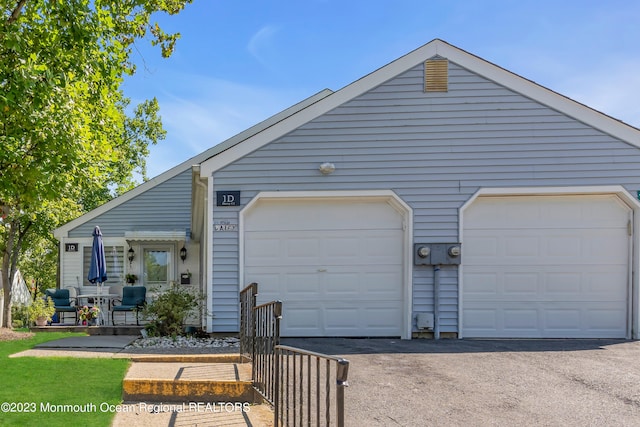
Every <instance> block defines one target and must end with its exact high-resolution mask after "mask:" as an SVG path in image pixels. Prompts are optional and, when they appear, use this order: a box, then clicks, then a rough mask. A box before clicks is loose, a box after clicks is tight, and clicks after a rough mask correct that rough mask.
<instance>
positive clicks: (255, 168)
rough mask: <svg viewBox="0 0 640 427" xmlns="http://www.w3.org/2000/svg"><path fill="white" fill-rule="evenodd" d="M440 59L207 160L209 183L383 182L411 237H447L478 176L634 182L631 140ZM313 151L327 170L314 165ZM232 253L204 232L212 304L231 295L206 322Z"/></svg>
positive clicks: (448, 287)
mask: <svg viewBox="0 0 640 427" xmlns="http://www.w3.org/2000/svg"><path fill="white" fill-rule="evenodd" d="M449 70H450V74H449V91H448V92H430V93H424V92H423V65H422V64H421V65H419V66H416V67H414V68H412V69H410V70H409V71H407V72H405V73H403V74H401V75H399V76H397V77H395V78H393V79H391V80H389V81H387V82H386V83H384V84H382V85H380V86H379V87H377V88H374V89H373V90H370V91H369V92H367V93H365V94H363V95H361V96H359V97H357V98H355V99H353V100H351V101H349V102H347V103H345V104H343V105H342V106H340V107H338V108H335V109H334V110H332V111H330V112H328V113H326V114H324V115H323V116H321V117H318V118H317V119H315V120H313V121H311V122H309V123H307V124H305V125H303V126H301V127H300V128H298V129H296V130H294V131H292V132H290V133H289V134H287V135H285V136H283V137H282V138H280V139H278V140H275V141H273V142H271V143H270V144H267V145H266V146H264V147H262V148H261V149H259V150H256V151H255V152H253V153H251V154H249V155H247V156H245V157H243V158H241V159H239V160H237V161H236V162H234V163H232V164H230V165H228V166H226V167H225V168H223V169H221V170H219V171H216V172H215V173H214V186H215V188H214V191H215V190H216V189H218V190H219V189H224V190H241V191H242V196H243V197H242V199H243V200H242V204H243V205H245V204H246V203H247V202H248V201H249V200H250V198H251V197H254V196H255V194H257V193H258V192H259V191H318V190H381V189H390V190H393V191H394V192H395V193H396V194H398V196H400V197H401V198H402V199H403V200H404V201H405V202H406V203H407V204H408V205H410V206H411V207H412V209H413V215H414V241H417V242H419V241H433V242H446V241H457V240H458V239H459V237H458V209H459V208H460V207H461V206H462V205H463V203H464V202H465V201H466V200H468V199H469V197H471V195H473V194H474V193H475V192H476V191H477V190H478V189H479V188H481V187H515V186H585V185H623V186H625V187H626V188H628V189H629V190H633V191H635V190H636V189H640V170H639V168H638V167H637V165H638V164H639V162H640V150H639V149H638V148H636V147H633V146H631V145H629V144H626V143H624V142H622V141H619V140H617V139H615V138H613V137H611V136H610V135H607V134H605V133H603V132H601V131H599V130H596V129H593V128H591V127H589V126H587V125H586V124H584V123H582V122H580V121H578V120H575V119H573V118H571V117H568V116H566V115H564V114H561V113H559V112H557V111H555V110H553V109H551V108H549V107H547V106H545V105H542V104H540V103H538V102H535V101H533V100H532V99H529V98H527V97H525V96H523V95H520V94H518V93H516V92H514V91H512V90H510V89H507V88H505V87H503V86H501V85H499V84H497V83H495V82H493V81H490V80H487V79H485V78H483V77H481V76H479V75H477V74H474V73H472V72H470V71H468V70H466V69H464V68H462V67H460V66H458V65H456V64H455V63H452V62H449ZM323 162H332V163H334V164H335V165H336V171H335V172H334V173H333V174H331V175H328V176H323V175H321V174H320V173H319V172H318V166H319V165H320V164H321V163H323ZM229 209H230V208H216V207H215V206H214V218H215V219H220V218H222V215H224V216H225V217H226V218H231V219H232V220H233V221H236V222H237V220H238V216H237V215H238V214H237V210H233V211H232V210H229ZM230 239H231V240H230ZM237 253H238V242H237V234H235V237H234V236H231V235H229V236H227V237H226V238H225V239H224V241H222V240H218V238H217V237H216V236H215V235H214V254H213V257H214V259H213V262H214V277H213V289H214V295H218V302H217V303H215V302H214V305H215V307H214V308H218V307H225V309H226V308H228V307H230V306H231V305H235V307H236V311H235V312H233V314H232V313H231V312H226V311H225V313H224V315H223V316H225V317H224V318H220V319H216V320H214V323H215V324H217V325H219V326H221V327H222V326H224V327H228V328H234V330H237V328H238V326H237V289H238V288H239V286H240V285H239V284H238V283H237V282H233V280H234V279H237V276H233V274H231V273H233V272H236V273H237V269H238V268H239V266H238V264H237V261H235V259H234V257H236V258H237ZM463 259H464V248H463ZM233 269H235V271H234V270H233ZM413 270H414V271H413V312H414V313H416V312H423V311H425V312H431V311H433V271H432V269H431V268H428V267H427V268H425V267H415V268H414V269H413ZM457 281H458V278H457V268H455V267H450V268H446V269H444V270H443V273H442V286H441V288H442V295H441V298H440V299H441V303H442V306H441V316H442V318H441V321H442V326H441V331H442V332H457V331H458V325H457V316H458V314H457V306H458V301H457ZM232 288H233V290H234V291H235V293H233V294H231V293H230V290H231V289H232ZM223 295H226V296H227V298H229V300H228V301H223V300H222V299H223ZM214 312H215V310H214ZM285 314H286V313H285ZM216 316H218V313H216ZM234 322H235V323H234ZM414 323H415V322H414Z"/></svg>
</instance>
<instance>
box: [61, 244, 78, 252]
mask: <svg viewBox="0 0 640 427" xmlns="http://www.w3.org/2000/svg"><path fill="white" fill-rule="evenodd" d="M64 251H65V252H78V244H77V243H65V244H64Z"/></svg>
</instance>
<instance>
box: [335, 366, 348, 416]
mask: <svg viewBox="0 0 640 427" xmlns="http://www.w3.org/2000/svg"><path fill="white" fill-rule="evenodd" d="M348 374H349V361H348V360H346V359H339V360H338V361H337V364H336V423H337V426H338V427H344V388H345V387H349V383H348V382H347V375H348Z"/></svg>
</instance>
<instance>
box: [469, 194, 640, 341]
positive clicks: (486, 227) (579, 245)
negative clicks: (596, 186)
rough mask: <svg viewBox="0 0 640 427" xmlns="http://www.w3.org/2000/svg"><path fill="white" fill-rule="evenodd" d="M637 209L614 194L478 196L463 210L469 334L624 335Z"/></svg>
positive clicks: (591, 336)
mask: <svg viewBox="0 0 640 427" xmlns="http://www.w3.org/2000/svg"><path fill="white" fill-rule="evenodd" d="M631 215H632V213H631V209H630V208H629V207H628V206H627V205H626V204H624V203H623V202H622V201H621V200H620V199H619V198H618V197H617V196H614V195H593V196H582V195H581V196H526V197H525V196H522V197H521V196H510V197H479V198H478V199H476V200H475V201H474V202H473V203H472V204H471V205H470V206H469V207H468V208H467V209H466V210H465V211H464V213H463V224H464V226H463V246H464V253H463V259H462V261H463V271H464V277H463V289H462V293H461V305H462V316H461V317H462V325H461V327H462V334H463V336H464V337H505V338H554V337H558V338H560V337H562V338H613V337H615V338H624V337H626V336H627V334H628V326H627V324H628V317H629V316H628V313H629V283H630V279H629V274H630V273H629V272H630V269H629V262H630V251H631V244H630V242H631V240H630V224H631V219H632V217H631Z"/></svg>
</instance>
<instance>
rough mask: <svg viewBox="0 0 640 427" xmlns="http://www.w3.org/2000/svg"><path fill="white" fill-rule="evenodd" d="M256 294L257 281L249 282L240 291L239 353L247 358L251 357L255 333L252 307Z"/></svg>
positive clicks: (253, 306)
mask: <svg viewBox="0 0 640 427" xmlns="http://www.w3.org/2000/svg"><path fill="white" fill-rule="evenodd" d="M257 295H258V284H257V283H251V284H249V285H248V286H247V287H246V288H244V289H243V290H242V291H240V354H241V355H242V356H247V357H249V358H253V342H254V337H255V335H256V334H255V326H256V325H255V322H254V321H253V309H254V308H255V306H256V296H257Z"/></svg>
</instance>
